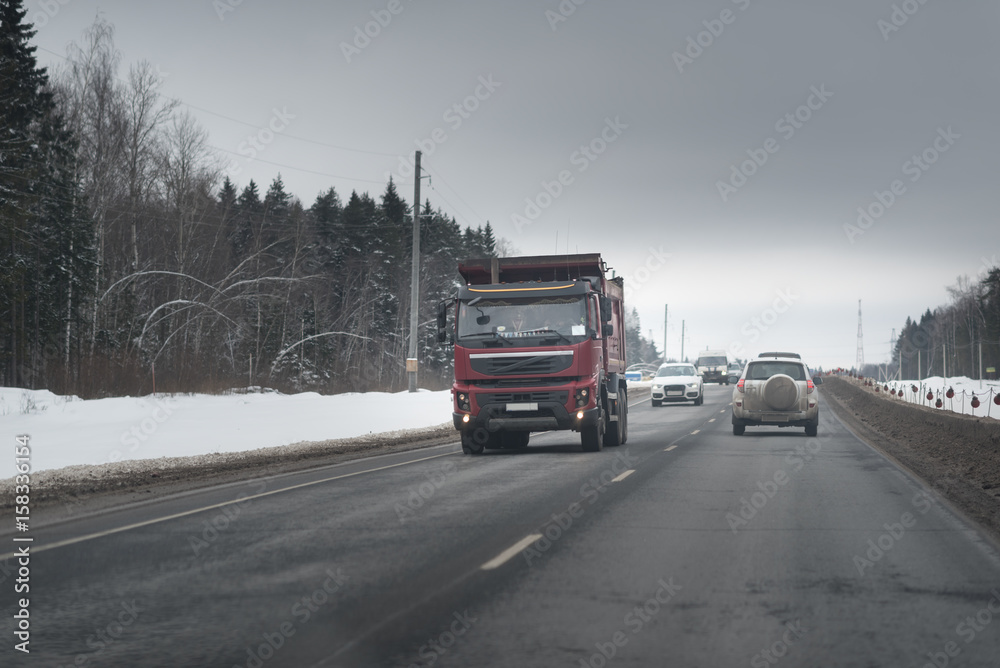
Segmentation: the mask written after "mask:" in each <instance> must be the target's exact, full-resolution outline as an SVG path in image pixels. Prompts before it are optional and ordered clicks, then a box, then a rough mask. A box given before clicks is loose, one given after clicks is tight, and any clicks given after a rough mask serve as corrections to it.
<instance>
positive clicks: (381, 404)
mask: <svg viewBox="0 0 1000 668" xmlns="http://www.w3.org/2000/svg"><path fill="white" fill-rule="evenodd" d="M446 423H448V424H450V423H451V397H450V393H449V391H448V390H444V391H440V392H430V391H426V390H424V391H420V392H415V393H413V394H410V393H408V392H399V393H395V394H387V393H381V392H370V393H366V394H340V395H335V396H321V395H319V394H316V393H312V392H307V393H303V394H295V395H284V394H279V393H277V392H265V393H234V394H228V395H205V394H178V395H157V396H156V397H152V396H150V397H123V398H114V399H95V400H89V401H83V400H80V399H78V398H76V397H62V396H57V395H55V394H52V393H51V392H48V391H46V390H22V389H18V388H0V433H2V434H3V435H4V438H5V439H7V447H6V449H5V451H6V452H7V453H8V455H7V456H4V457H2V458H0V479H3V478H10V477H12V476H13V475H14V474H15V468H14V467H15V462H14V447H13V446H14V445H15V440H14V437H15V436H16V435H21V434H27V435H28V436H29V437H30V445H31V470H32V471H42V470H46V469H55V468H62V467H64V466H71V465H74V464H106V463H108V462H116V461H122V460H130V459H154V458H158V457H186V456H192V455H202V454H208V453H216V452H238V451H244V450H254V449H257V448H263V447H272V446H282V445H290V444H292V443H299V442H302V441H325V440H328V439H336V438H351V437H355V436H363V435H366V434H370V433H373V432H376V433H381V432H392V431H398V430H402V429H419V428H425V427H432V426H437V425H441V424H446Z"/></svg>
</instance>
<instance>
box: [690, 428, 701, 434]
mask: <svg viewBox="0 0 1000 668" xmlns="http://www.w3.org/2000/svg"><path fill="white" fill-rule="evenodd" d="M699 431H701V429H695V430H694V431H692V432H691V435H692V436H694V435H695V434H697V433H698V432H699Z"/></svg>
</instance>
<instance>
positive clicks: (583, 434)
mask: <svg viewBox="0 0 1000 668" xmlns="http://www.w3.org/2000/svg"><path fill="white" fill-rule="evenodd" d="M604 424H605V421H604V411H603V410H602V411H601V414H600V415H598V417H597V424H594V425H590V426H589V427H584V428H583V429H581V430H580V441H581V442H582V444H583V451H584V452H600V451H601V448H603V447H604Z"/></svg>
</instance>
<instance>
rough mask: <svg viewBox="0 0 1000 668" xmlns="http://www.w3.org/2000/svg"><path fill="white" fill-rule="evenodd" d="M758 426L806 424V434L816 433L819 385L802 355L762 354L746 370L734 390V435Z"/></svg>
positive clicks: (813, 434) (797, 425) (803, 425)
mask: <svg viewBox="0 0 1000 668" xmlns="http://www.w3.org/2000/svg"><path fill="white" fill-rule="evenodd" d="M771 354H774V353H771ZM757 425H773V426H777V427H805V428H806V436H815V435H816V431H817V429H818V428H819V402H818V399H817V393H816V386H815V385H814V384H813V381H812V379H811V378H810V377H809V369H808V368H807V367H806V365H805V364H804V363H803V362H802V360H801V359H799V358H798V355H796V356H795V357H777V356H775V357H758V358H757V359H755V360H752V361H751V362H749V363H748V364H747V366H746V368H745V369H743V373H742V374H741V375H740V379H739V380H738V381H737V382H736V389H734V390H733V434H735V435H736V436H741V435H743V432H745V431H746V428H747V427H748V426H757Z"/></svg>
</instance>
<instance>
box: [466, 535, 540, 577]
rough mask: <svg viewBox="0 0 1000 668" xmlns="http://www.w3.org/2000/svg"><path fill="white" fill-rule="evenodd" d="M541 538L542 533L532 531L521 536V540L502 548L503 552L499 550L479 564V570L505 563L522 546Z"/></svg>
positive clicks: (521, 548)
mask: <svg viewBox="0 0 1000 668" xmlns="http://www.w3.org/2000/svg"><path fill="white" fill-rule="evenodd" d="M541 538H542V534H540V533H533V534H531V535H530V536H525V537H524V538H522V539H521V540H519V541H517V542H516V543H514V544H513V545H511V546H510V547H508V548H507V549H506V550H504V551H503V552H501V553H500V554H498V555H497V556H495V557H493V558H492V559H490V560H489V561H487V562H486V563H485V564H483V565H482V566H480V567H479V568H480V570H484V571H491V570H493V569H494V568H499V567H500V566H503V565H504V564H505V563H507V562H508V561H510V560H511V559H512V558H513V557H514V555H515V554H517V553H518V552H520V551H521V550H523V549H524V548H526V547H528V546H529V545H531V544H532V543H534V542H535V541H536V540H540V539H541Z"/></svg>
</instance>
